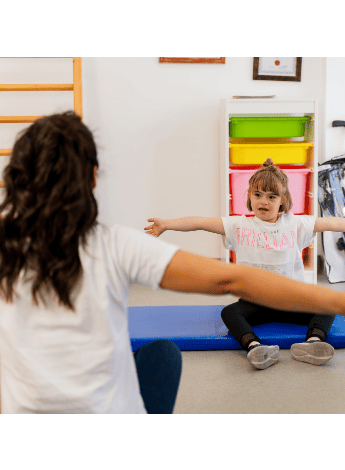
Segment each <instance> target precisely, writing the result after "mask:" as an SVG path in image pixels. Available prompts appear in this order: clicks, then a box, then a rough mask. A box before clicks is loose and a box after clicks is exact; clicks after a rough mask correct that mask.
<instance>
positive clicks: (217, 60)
mask: <svg viewBox="0 0 345 470" xmlns="http://www.w3.org/2000/svg"><path fill="white" fill-rule="evenodd" d="M159 62H161V63H162V62H170V63H176V64H177V63H180V64H225V57H160V58H159Z"/></svg>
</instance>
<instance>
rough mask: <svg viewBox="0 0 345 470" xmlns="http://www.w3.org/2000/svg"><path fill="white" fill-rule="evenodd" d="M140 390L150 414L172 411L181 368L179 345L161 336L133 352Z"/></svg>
mask: <svg viewBox="0 0 345 470" xmlns="http://www.w3.org/2000/svg"><path fill="white" fill-rule="evenodd" d="M134 360H135V364H136V367H137V373H138V379H139V385H140V393H141V396H142V398H143V400H144V405H145V408H146V411H147V413H149V414H171V413H172V412H173V409H174V405H175V401H176V396H177V391H178V386H179V383H180V377H181V370H182V357H181V352H180V350H179V348H178V347H177V346H176V344H175V343H173V342H172V341H168V340H166V339H160V340H157V341H153V342H152V343H148V344H145V345H144V346H142V347H141V348H139V349H137V351H135V352H134Z"/></svg>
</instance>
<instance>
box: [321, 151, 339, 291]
mask: <svg viewBox="0 0 345 470" xmlns="http://www.w3.org/2000/svg"><path fill="white" fill-rule="evenodd" d="M318 199H319V204H320V209H321V215H322V217H345V154H344V155H340V156H339V157H335V158H332V159H331V160H328V161H327V162H325V163H323V164H322V165H320V166H319V168H318ZM321 239H322V246H323V251H324V254H325V266H326V273H327V278H328V280H329V282H330V283H332V284H334V283H337V282H345V233H339V232H322V233H321Z"/></svg>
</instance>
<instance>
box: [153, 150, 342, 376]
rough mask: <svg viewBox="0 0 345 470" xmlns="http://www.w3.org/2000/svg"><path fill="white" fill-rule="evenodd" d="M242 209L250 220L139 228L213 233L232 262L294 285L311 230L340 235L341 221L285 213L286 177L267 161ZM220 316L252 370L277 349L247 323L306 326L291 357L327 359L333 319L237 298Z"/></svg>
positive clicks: (273, 359) (156, 222) (156, 223)
mask: <svg viewBox="0 0 345 470" xmlns="http://www.w3.org/2000/svg"><path fill="white" fill-rule="evenodd" d="M247 207H248V209H249V210H250V211H253V212H254V217H246V216H244V215H242V216H231V217H222V218H202V217H186V218H181V219H175V220H162V219H157V218H154V219H148V222H153V224H152V225H150V226H148V227H146V228H145V229H144V230H146V231H147V233H150V234H152V235H154V236H156V237H157V236H159V235H161V234H162V233H163V232H164V231H165V230H181V231H191V230H207V231H209V232H214V233H219V234H221V235H223V242H224V245H225V246H226V248H229V249H231V250H233V251H234V252H236V261H237V263H239V264H242V265H247V266H255V267H258V268H262V269H265V270H267V271H271V272H275V273H278V274H281V275H284V276H287V277H289V278H292V279H296V280H299V281H304V268H303V260H302V250H303V249H304V248H306V247H307V246H309V245H310V244H311V242H312V240H313V238H314V237H315V235H316V232H322V231H326V230H329V231H336V232H343V231H345V220H344V219H341V218H336V217H327V218H319V217H318V218H317V217H315V216H309V215H294V214H291V213H289V211H290V209H291V207H292V200H291V195H290V192H289V188H288V178H287V176H286V174H285V172H284V171H283V170H281V169H279V168H278V167H276V166H274V165H273V161H272V160H271V159H268V160H266V162H265V163H264V164H263V167H262V168H260V169H259V170H257V171H256V172H255V173H254V174H253V176H252V177H251V178H250V180H249V188H248V196H247ZM262 274H263V275H264V273H262ZM266 288H267V292H269V291H270V289H271V286H270V284H269V283H268V282H267V287H266ZM296 300H297V299H296ZM278 308H279V307H278ZM278 315H279V316H278ZM221 316H222V319H223V321H224V323H225V325H226V326H227V328H228V329H229V331H230V333H231V334H232V335H233V336H234V338H235V339H236V340H237V341H238V342H239V344H240V345H241V346H242V348H244V349H245V350H246V351H247V358H248V360H249V362H250V363H251V364H252V365H253V366H254V367H255V368H257V369H266V368H267V367H269V366H271V365H273V364H276V363H277V362H278V360H279V346H277V345H274V346H267V345H263V344H261V340H260V338H259V337H258V336H256V335H255V333H254V332H253V330H252V328H251V326H250V324H251V325H253V326H254V325H259V324H262V323H269V322H273V321H279V322H288V323H298V324H307V325H309V326H308V333H307V336H306V341H305V342H304V343H296V344H293V345H292V346H291V353H292V357H293V358H294V359H296V360H298V361H303V362H308V363H310V364H315V365H320V364H323V363H325V362H327V361H329V360H330V359H331V358H332V356H333V352H334V350H333V347H332V346H331V345H330V344H328V343H326V342H325V340H326V337H327V334H328V333H329V331H330V328H331V326H332V323H333V321H334V316H330V315H313V314H311V313H310V314H309V313H303V314H302V313H297V314H296V313H294V314H292V313H291V312H284V313H283V312H280V314H278V312H277V311H275V310H272V309H269V308H267V307H263V306H261V305H256V304H253V303H251V302H248V301H245V300H244V299H242V298H240V299H239V300H238V302H235V303H233V304H231V305H228V306H227V307H225V308H224V309H223V310H222V313H221ZM249 322H250V324H249Z"/></svg>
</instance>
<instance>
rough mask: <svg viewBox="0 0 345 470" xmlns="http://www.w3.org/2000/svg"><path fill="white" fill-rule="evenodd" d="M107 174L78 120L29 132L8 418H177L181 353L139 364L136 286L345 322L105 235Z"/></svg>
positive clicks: (318, 299) (6, 312) (226, 273)
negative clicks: (132, 315)
mask: <svg viewBox="0 0 345 470" xmlns="http://www.w3.org/2000/svg"><path fill="white" fill-rule="evenodd" d="M98 166H99V164H98V160H97V152H96V147H95V144H94V141H93V138H92V134H91V132H90V131H89V130H88V129H87V127H86V126H85V125H84V124H83V123H82V122H81V119H80V117H79V116H77V115H76V114H74V113H72V112H67V113H63V114H55V115H52V116H48V117H44V118H41V119H39V120H37V121H36V122H34V123H33V124H32V125H31V126H30V127H29V128H28V129H27V130H25V131H24V132H23V133H22V134H21V135H20V136H19V138H18V139H17V141H16V142H15V145H14V147H13V153H12V156H11V159H10V162H9V164H8V165H7V167H6V168H5V170H4V183H5V198H4V201H3V203H2V204H1V205H0V213H2V214H3V215H2V218H0V307H1V309H0V358H1V390H2V411H3V412H4V413H146V412H147V413H172V411H173V407H174V403H175V399H176V394H177V390H178V385H179V380H180V374H181V354H180V351H179V350H178V348H177V346H176V345H175V344H173V343H172V342H170V341H166V340H159V341H155V342H152V343H150V344H147V345H145V346H143V347H142V348H140V349H139V350H137V351H136V352H135V353H134V354H132V351H131V345H130V339H129V335H128V325H127V301H128V295H129V287H130V284H131V283H134V282H135V283H139V284H143V285H146V286H149V287H151V288H152V289H160V288H163V289H170V290H175V291H184V292H200V293H206V294H213V295H219V294H225V293H232V294H235V295H240V296H241V297H242V298H244V299H246V300H249V301H252V302H256V303H258V304H261V305H266V306H267V307H276V306H279V308H280V309H281V310H288V311H308V312H315V313H327V314H333V315H335V314H343V312H344V311H345V294H339V293H337V292H334V291H332V290H329V289H325V288H323V289H322V288H320V287H317V286H308V285H306V284H303V283H300V282H297V281H293V280H290V279H287V278H284V277H282V276H279V275H276V274H273V273H266V274H265V276H262V275H261V273H262V271H261V270H260V269H257V268H252V267H249V266H240V265H236V266H229V265H226V264H225V263H222V262H220V261H216V260H213V259H210V258H207V257H203V256H199V255H194V254H192V253H188V252H184V251H181V250H179V249H178V247H176V246H174V245H171V244H170V243H166V242H163V241H161V240H157V239H155V238H153V237H150V236H147V235H146V234H144V233H140V232H139V231H136V230H133V229H130V228H125V227H121V226H118V225H113V226H111V227H106V226H104V225H102V224H99V223H98V222H97V214H98V212H97V203H96V200H95V198H94V196H93V192H92V190H93V189H94V188H95V186H96V179H97V169H98ZM267 285H269V286H270V289H269V290H267ZM278 314H279V312H277V315H278Z"/></svg>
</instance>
